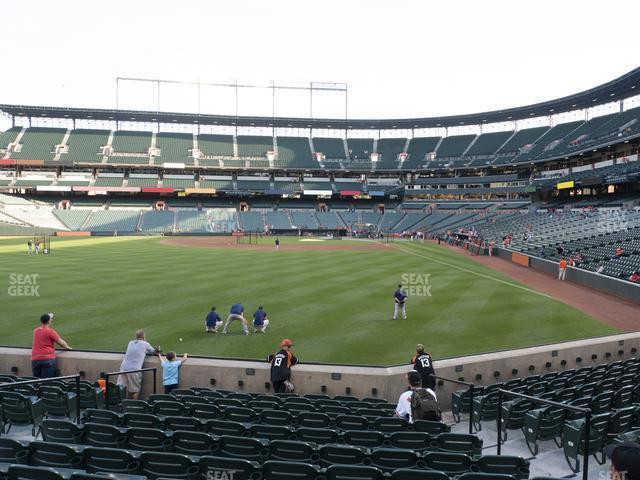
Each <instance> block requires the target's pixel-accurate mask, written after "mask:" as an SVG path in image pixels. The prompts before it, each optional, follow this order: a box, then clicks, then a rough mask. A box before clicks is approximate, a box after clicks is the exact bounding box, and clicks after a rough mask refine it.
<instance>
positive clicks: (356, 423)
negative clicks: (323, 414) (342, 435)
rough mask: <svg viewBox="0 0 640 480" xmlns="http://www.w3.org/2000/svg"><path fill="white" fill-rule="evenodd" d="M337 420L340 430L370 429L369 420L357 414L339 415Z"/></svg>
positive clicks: (337, 426)
mask: <svg viewBox="0 0 640 480" xmlns="http://www.w3.org/2000/svg"><path fill="white" fill-rule="evenodd" d="M335 421H336V428H339V429H340V430H368V429H369V425H370V422H369V420H367V419H366V418H365V417H360V416H357V415H338V416H337V417H336V420H335Z"/></svg>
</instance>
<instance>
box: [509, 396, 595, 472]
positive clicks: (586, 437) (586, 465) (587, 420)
mask: <svg viewBox="0 0 640 480" xmlns="http://www.w3.org/2000/svg"><path fill="white" fill-rule="evenodd" d="M504 395H508V396H511V397H518V398H524V399H525V400H531V401H533V402H536V403H542V404H545V405H550V406H552V407H557V408H562V409H564V410H571V411H573V412H578V413H584V415H585V435H584V458H583V465H582V480H588V478H589V440H590V436H591V409H590V408H584V407H576V406H574V405H567V404H566V403H560V402H554V401H553V400H547V399H544V398H538V397H532V396H531V395H526V394H524V393H518V392H512V391H510V390H504V389H502V388H501V389H499V390H498V418H497V420H496V421H497V424H498V445H497V451H496V453H497V454H498V455H501V450H502V399H503V396H504Z"/></svg>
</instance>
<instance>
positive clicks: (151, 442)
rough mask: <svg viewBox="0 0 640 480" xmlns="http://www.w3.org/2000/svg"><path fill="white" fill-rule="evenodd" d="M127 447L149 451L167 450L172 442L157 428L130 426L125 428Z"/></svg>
mask: <svg viewBox="0 0 640 480" xmlns="http://www.w3.org/2000/svg"><path fill="white" fill-rule="evenodd" d="M126 437H127V448H129V449H131V450H140V451H143V452H144V451H149V452H168V451H170V450H171V448H172V445H173V442H172V440H171V437H169V436H168V435H167V434H166V433H165V432H163V431H162V430H159V429H157V428H140V427H131V428H129V429H127V432H126Z"/></svg>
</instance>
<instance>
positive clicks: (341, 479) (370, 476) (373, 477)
mask: <svg viewBox="0 0 640 480" xmlns="http://www.w3.org/2000/svg"><path fill="white" fill-rule="evenodd" d="M324 478H325V479H326V480H383V479H385V478H386V476H385V474H384V472H383V471H382V470H380V469H379V468H376V467H371V466H366V465H331V466H330V467H328V468H327V469H326V470H325V472H324ZM397 478H398V480H400V479H401V480H410V479H411V478H412V477H405V476H401V477H397ZM448 478H449V477H447V479H448ZM447 479H442V480H447ZM433 480H441V479H433Z"/></svg>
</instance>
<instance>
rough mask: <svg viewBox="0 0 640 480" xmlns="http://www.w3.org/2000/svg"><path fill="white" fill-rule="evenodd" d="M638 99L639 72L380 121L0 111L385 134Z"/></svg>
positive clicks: (58, 109)
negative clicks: (528, 98)
mask: <svg viewBox="0 0 640 480" xmlns="http://www.w3.org/2000/svg"><path fill="white" fill-rule="evenodd" d="M636 95H640V67H638V68H636V69H634V70H632V71H630V72H628V73H626V74H624V75H622V76H621V77H618V78H616V79H614V80H611V81H610V82H607V83H604V84H602V85H599V86H597V87H594V88H591V89H589V90H585V91H583V92H580V93H576V94H573V95H569V96H566V97H562V98H557V99H555V100H549V101H546V102H541V103H536V104H533V105H527V106H523V107H516V108H508V109H504V110H494V111H491V112H482V113H470V114H464V115H450V116H444V117H430V118H403V119H384V120H375V119H373V120H364V119H360V120H358V119H346V120H345V119H316V118H314V119H309V118H286V117H251V116H242V117H240V116H238V117H236V116H233V115H198V114H192V113H165V112H151V111H134V110H108V109H90V108H65V107H41V106H23V105H0V111H2V112H4V113H5V114H7V115H9V116H11V117H31V118H61V119H76V120H85V119H86V120H107V121H109V120H111V121H122V122H131V121H133V122H149V123H180V124H200V125H231V126H242V127H280V128H314V129H320V128H321V129H336V130H369V129H379V130H390V129H411V128H437V127H456V126H461V125H481V124H485V123H498V122H510V121H515V120H524V119H527V118H534V117H543V116H549V115H556V114H558V113H563V112H569V111H572V110H581V109H584V108H590V107H594V106H597V105H601V104H605V103H610V102H614V101H620V100H624V99H625V98H628V97H633V96H636Z"/></svg>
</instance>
